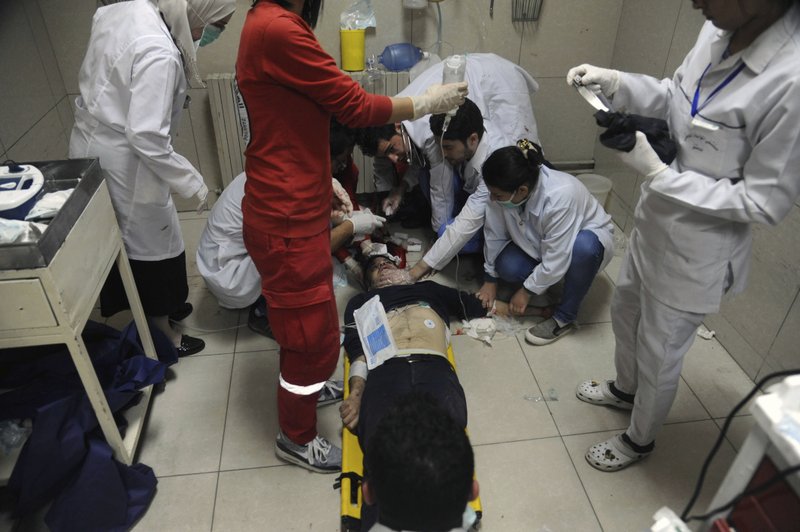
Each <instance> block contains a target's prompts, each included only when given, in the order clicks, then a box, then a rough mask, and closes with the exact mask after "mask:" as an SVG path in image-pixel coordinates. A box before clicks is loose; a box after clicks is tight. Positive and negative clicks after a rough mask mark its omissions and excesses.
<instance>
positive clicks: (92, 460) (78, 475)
mask: <svg viewBox="0 0 800 532" xmlns="http://www.w3.org/2000/svg"><path fill="white" fill-rule="evenodd" d="M150 332H151V335H152V337H153V343H154V344H155V347H156V353H157V354H158V356H159V359H160V360H152V359H149V358H147V357H146V356H145V354H144V351H143V350H142V348H141V346H140V345H139V343H138V341H137V337H138V333H137V330H136V327H135V324H133V323H131V324H130V325H129V326H127V327H126V328H125V329H124V330H123V331H122V332H120V331H117V330H115V329H112V328H111V327H107V326H105V325H102V324H98V323H93V322H89V323H87V326H86V328H85V329H84V332H83V335H82V337H83V340H84V343H85V344H86V348H87V350H88V352H89V356H90V358H91V359H92V362H93V364H94V366H95V371H96V373H97V376H98V380H99V381H100V384H101V386H102V387H103V389H104V391H105V393H106V398H107V400H108V404H109V408H110V409H111V411H112V412H114V413H115V414H117V415H116V417H115V419H116V421H117V424H118V425H119V426H122V427H124V426H125V425H126V422H125V419H124V417H123V416H122V415H121V414H120V413H121V411H122V410H124V409H125V408H128V407H130V406H133V405H134V404H136V403H137V402H138V401H139V400H140V398H141V392H140V391H139V390H140V389H141V388H144V387H146V386H148V385H150V384H155V383H159V382H163V380H164V375H165V371H166V367H167V366H168V365H171V364H173V363H175V362H176V361H177V360H178V357H177V352H176V351H175V347H174V346H173V345H172V343H171V342H170V341H169V340H168V339H167V338H166V336H164V335H163V334H162V333H161V332H160V331H158V330H157V329H155V328H153V327H151V329H150ZM47 350H49V352H47V351H45V350H43V349H42V348H41V347H37V348H25V349H7V350H2V351H0V368H1V369H0V374H2V378H0V386H2V387H12V386H13V387H14V389H12V390H10V391H9V392H6V393H4V394H2V395H0V419H19V418H32V419H33V432H32V433H31V435H30V437H29V438H28V441H27V442H26V444H25V446H24V447H23V449H22V451H21V453H20V456H19V459H18V460H17V464H16V466H15V468H14V471H13V472H12V475H11V479H10V480H9V489H10V490H11V492H12V493H13V494H14V495H15V498H16V499H17V504H16V508H15V512H16V513H17V515H26V514H28V513H31V512H33V511H35V510H36V509H38V508H40V507H42V506H44V505H45V504H46V503H47V502H48V501H51V500H53V504H52V506H51V508H50V510H49V511H48V514H47V517H46V519H47V522H48V525H50V527H51V529H53V530H93V529H96V530H117V529H119V530H124V529H128V528H130V527H131V526H132V525H133V523H134V522H135V521H136V520H137V519H138V518H139V517H141V515H143V513H144V511H145V510H146V508H147V506H148V504H149V502H150V500H151V499H152V497H153V495H154V493H155V483H156V480H155V475H153V473H152V471H151V470H150V468H148V467H147V466H142V465H135V466H126V465H124V464H121V463H119V462H116V461H115V460H113V459H111V458H110V456H111V449H110V448H109V447H108V444H107V443H106V441H105V438H104V437H103V435H102V432H101V431H100V430H99V427H98V422H97V418H96V416H95V414H94V411H93V410H92V407H91V404H90V403H89V400H88V398H87V396H86V393H85V392H84V390H83V386H82V384H81V382H80V379H79V377H78V373H77V370H76V369H75V366H74V364H73V362H72V358H71V357H70V355H69V352H68V350H67V349H66V346H63V345H58V346H48V347H47ZM106 455H107V458H104V457H105V456H106ZM111 464H115V466H114V467H113V468H112V467H111ZM148 472H149V473H148ZM134 491H135V492H136V493H133V492H134ZM126 492H127V494H126ZM64 497H66V498H67V499H66V500H64V499H63V498H64ZM79 497H82V498H85V500H86V501H87V503H86V504H92V507H91V511H88V510H87V512H76V511H75V507H74V504H73V503H71V502H69V501H70V500H74V499H75V498H79ZM109 497H113V498H114V500H115V501H116V502H115V503H114V504H112V503H110V502H108V501H106V499H108V498H109ZM88 501H94V502H91V503H89V502H88ZM97 501H104V504H101V505H98V504H97ZM120 507H124V509H125V511H121V510H120V509H119V508H120ZM106 510H107V511H106ZM85 513H89V514H92V515H90V516H87V515H84V514H85ZM87 519H90V520H91V523H92V524H91V526H88V521H86V520H87Z"/></svg>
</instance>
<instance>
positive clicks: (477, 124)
mask: <svg viewBox="0 0 800 532" xmlns="http://www.w3.org/2000/svg"><path fill="white" fill-rule="evenodd" d="M444 117H445V114H438V115H433V116H431V120H430V123H431V131H432V132H433V134H434V135H435V136H437V137H441V136H442V129H443V128H444ZM473 133H477V134H478V140H480V139H481V138H483V115H481V110H480V109H479V108H478V106H477V105H475V102H473V101H472V100H470V99H469V98H465V99H464V103H462V104H461V106H460V107H459V108H458V111H457V112H456V114H455V116H453V117H452V118H451V119H450V124H449V125H448V126H447V131H445V132H444V137H443V138H444V139H445V140H460V141H461V142H463V143H464V144H466V143H467V139H468V138H469V136H470V135H472V134H473Z"/></svg>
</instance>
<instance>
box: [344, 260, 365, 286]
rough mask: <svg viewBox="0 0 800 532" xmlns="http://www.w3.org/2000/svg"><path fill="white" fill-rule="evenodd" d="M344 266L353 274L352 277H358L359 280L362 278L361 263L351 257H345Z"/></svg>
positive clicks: (362, 269)
mask: <svg viewBox="0 0 800 532" xmlns="http://www.w3.org/2000/svg"><path fill="white" fill-rule="evenodd" d="M344 267H345V269H346V270H347V271H348V272H350V273H351V274H352V275H353V277H355V278H356V279H358V281H359V282H361V281H362V280H363V279H364V268H362V267H361V264H359V263H358V261H357V260H356V259H354V258H353V257H347V258H346V259H344Z"/></svg>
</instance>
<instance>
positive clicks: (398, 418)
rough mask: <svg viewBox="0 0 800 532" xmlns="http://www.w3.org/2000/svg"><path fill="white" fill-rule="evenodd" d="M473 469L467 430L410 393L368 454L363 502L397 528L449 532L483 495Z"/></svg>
mask: <svg viewBox="0 0 800 532" xmlns="http://www.w3.org/2000/svg"><path fill="white" fill-rule="evenodd" d="M474 470H475V461H474V457H473V453H472V447H471V445H470V443H469V439H468V438H467V435H466V433H465V432H464V429H463V427H461V426H459V424H458V423H456V422H455V421H454V420H453V418H451V417H450V415H449V414H447V412H445V411H444V410H443V409H442V408H440V407H439V406H438V405H437V404H436V402H435V400H434V399H433V397H431V396H430V395H427V394H426V395H423V394H419V393H414V394H409V395H407V396H405V397H404V398H402V399H400V400H399V401H398V402H397V404H395V406H394V407H392V409H391V410H389V412H387V414H386V415H385V416H384V417H383V418H382V419H381V421H380V422H379V423H378V426H377V427H376V429H375V434H374V435H373V436H372V438H371V439H370V442H369V445H368V447H367V449H366V451H365V453H364V479H365V482H364V500H365V501H367V502H368V503H369V504H377V505H378V521H380V522H381V523H383V524H384V525H385V526H388V527H390V528H392V529H395V530H428V531H440V530H450V529H452V528H456V527H459V526H461V524H462V516H463V513H464V510H465V508H466V505H467V502H468V501H470V500H472V499H474V498H475V497H477V495H478V485H477V482H475V481H473V473H474Z"/></svg>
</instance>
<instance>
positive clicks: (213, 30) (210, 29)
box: [200, 24, 222, 47]
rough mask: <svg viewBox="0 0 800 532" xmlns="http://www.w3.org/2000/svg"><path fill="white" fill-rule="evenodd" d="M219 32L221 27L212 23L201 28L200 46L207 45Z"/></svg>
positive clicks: (214, 39) (215, 38)
mask: <svg viewBox="0 0 800 532" xmlns="http://www.w3.org/2000/svg"><path fill="white" fill-rule="evenodd" d="M221 33H222V28H220V27H219V26H215V25H213V24H209V25H208V26H206V27H205V28H203V35H202V36H201V37H200V46H201V47H203V46H208V45H209V44H211V43H212V42H214V41H216V40H217V38H218V37H219V36H220V34H221Z"/></svg>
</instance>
